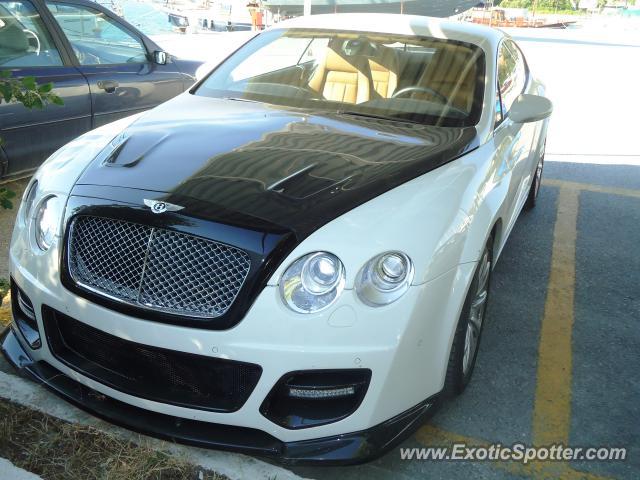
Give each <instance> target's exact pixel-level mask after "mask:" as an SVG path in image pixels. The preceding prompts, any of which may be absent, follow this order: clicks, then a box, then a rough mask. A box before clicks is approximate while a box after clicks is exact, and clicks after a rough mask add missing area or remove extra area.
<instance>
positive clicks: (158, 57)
mask: <svg viewBox="0 0 640 480" xmlns="http://www.w3.org/2000/svg"><path fill="white" fill-rule="evenodd" d="M153 61H154V62H156V63H157V64H158V65H166V64H167V52H163V51H162V50H156V51H155V52H153Z"/></svg>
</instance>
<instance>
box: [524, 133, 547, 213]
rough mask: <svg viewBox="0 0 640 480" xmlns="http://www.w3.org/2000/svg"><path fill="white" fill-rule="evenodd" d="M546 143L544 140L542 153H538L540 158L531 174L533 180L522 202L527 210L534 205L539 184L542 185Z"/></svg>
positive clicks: (538, 191)
mask: <svg viewBox="0 0 640 480" xmlns="http://www.w3.org/2000/svg"><path fill="white" fill-rule="evenodd" d="M546 145H547V142H546V140H545V143H544V145H543V146H542V155H540V160H538V165H536V171H535V172H534V174H533V181H532V182H531V187H530V188H529V196H527V201H526V203H525V204H524V208H525V209H527V210H531V209H532V208H533V207H535V206H536V201H537V199H538V194H539V193H540V185H542V171H543V170H544V152H545V150H546Z"/></svg>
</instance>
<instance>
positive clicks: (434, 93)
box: [391, 85, 449, 104]
mask: <svg viewBox="0 0 640 480" xmlns="http://www.w3.org/2000/svg"><path fill="white" fill-rule="evenodd" d="M413 92H420V93H426V94H428V95H432V96H433V97H435V98H436V99H438V100H439V101H440V102H442V103H444V104H447V103H449V99H448V98H447V97H445V96H444V95H443V94H441V93H440V92H438V91H437V90H434V89H433V88H431V87H419V86H417V85H413V86H411V87H405V88H402V89H400V90H398V91H397V92H396V93H394V94H393V95H392V96H391V98H398V97H403V96H405V95H406V94H408V93H413Z"/></svg>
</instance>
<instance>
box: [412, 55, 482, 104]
mask: <svg viewBox="0 0 640 480" xmlns="http://www.w3.org/2000/svg"><path fill="white" fill-rule="evenodd" d="M418 85H420V86H424V87H429V88H432V89H434V90H436V91H437V92H439V93H441V94H442V95H444V96H445V97H447V98H448V99H449V103H450V104H451V105H452V106H454V107H456V108H459V109H461V110H463V111H465V112H469V111H471V107H472V105H473V97H474V94H475V85H476V57H475V56H472V55H471V53H470V52H469V50H468V49H466V48H463V47H458V46H440V47H439V48H438V50H437V51H436V53H435V54H434V55H433V58H432V59H431V62H429V64H428V65H427V67H426V69H425V71H424V73H423V74H422V78H421V79H420V81H419V83H418ZM422 95H424V96H425V98H426V97H427V96H428V94H419V93H418V94H416V95H414V98H416V97H420V96H422Z"/></svg>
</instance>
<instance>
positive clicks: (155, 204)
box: [144, 198, 184, 213]
mask: <svg viewBox="0 0 640 480" xmlns="http://www.w3.org/2000/svg"><path fill="white" fill-rule="evenodd" d="M144 204H145V205H146V206H147V207H149V208H150V209H151V211H152V212H153V213H164V212H177V211H178V210H182V209H183V208H184V207H181V206H180V205H174V204H173V203H169V202H163V201H161V200H149V199H147V198H145V199H144Z"/></svg>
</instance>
